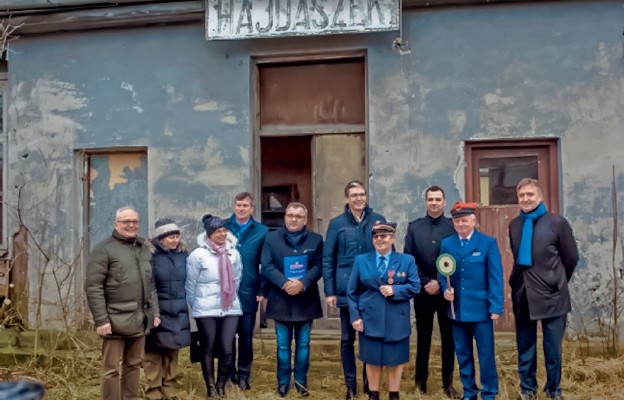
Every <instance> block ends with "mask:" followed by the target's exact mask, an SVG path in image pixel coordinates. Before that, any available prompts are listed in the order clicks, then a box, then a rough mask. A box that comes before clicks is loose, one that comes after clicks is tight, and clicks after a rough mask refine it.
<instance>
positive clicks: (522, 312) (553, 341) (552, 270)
mask: <svg viewBox="0 0 624 400" xmlns="http://www.w3.org/2000/svg"><path fill="white" fill-rule="evenodd" d="M516 193H517V195H518V204H519V205H520V210H521V211H520V216H518V217H517V218H515V219H514V220H513V221H511V223H510V224H509V240H510V244H511V249H512V251H513V255H514V260H515V263H514V268H513V271H512V272H511V276H510V277H509V285H510V286H511V296H512V301H513V311H514V315H515V317H516V340H517V342H518V374H519V375H520V387H521V390H522V395H521V398H522V399H536V398H537V380H536V378H535V374H536V369H537V321H541V323H542V332H543V335H544V359H545V363H546V385H545V386H544V392H545V393H546V395H547V396H548V397H549V398H551V399H561V398H562V397H561V343H562V341H563V334H564V331H565V326H566V314H567V313H568V312H570V311H571V310H572V306H571V302H570V292H569V291H568V281H569V280H570V278H571V277H572V274H573V273H574V269H575V268H576V264H577V262H578V249H577V246H576V241H575V239H574V235H573V233H572V228H571V227H570V224H569V223H568V221H567V220H566V219H565V218H563V217H561V216H558V215H555V214H553V213H550V212H548V211H547V210H546V206H545V205H544V203H543V202H542V201H543V191H542V187H541V185H540V183H539V182H538V181H537V180H535V179H531V178H524V179H522V180H521V181H520V182H519V183H518V185H517V186H516Z"/></svg>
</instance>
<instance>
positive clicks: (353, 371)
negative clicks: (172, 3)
mask: <svg viewBox="0 0 624 400" xmlns="http://www.w3.org/2000/svg"><path fill="white" fill-rule="evenodd" d="M354 343H355V329H353V326H352V325H351V318H350V315H349V307H340V360H341V361H342V373H343V374H344V380H345V385H346V386H347V387H348V388H351V389H353V390H356V389H357V367H356V364H355V349H354V347H353V344H354ZM362 382H363V383H364V387H365V388H366V386H367V385H368V379H366V364H364V367H363V368H362Z"/></svg>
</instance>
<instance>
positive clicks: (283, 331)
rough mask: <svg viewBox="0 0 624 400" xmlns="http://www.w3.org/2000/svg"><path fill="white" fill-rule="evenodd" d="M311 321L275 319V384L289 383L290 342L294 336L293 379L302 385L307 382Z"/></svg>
mask: <svg viewBox="0 0 624 400" xmlns="http://www.w3.org/2000/svg"><path fill="white" fill-rule="evenodd" d="M311 330H312V321H311V320H310V321H297V322H290V321H275V336H276V337H277V384H278V385H279V386H283V385H288V384H290V376H291V375H292V372H293V368H292V366H291V362H290V359H291V350H290V349H291V343H292V340H293V335H294V338H295V368H294V372H295V381H296V382H298V383H301V384H302V385H306V386H307V384H308V369H310V331H311Z"/></svg>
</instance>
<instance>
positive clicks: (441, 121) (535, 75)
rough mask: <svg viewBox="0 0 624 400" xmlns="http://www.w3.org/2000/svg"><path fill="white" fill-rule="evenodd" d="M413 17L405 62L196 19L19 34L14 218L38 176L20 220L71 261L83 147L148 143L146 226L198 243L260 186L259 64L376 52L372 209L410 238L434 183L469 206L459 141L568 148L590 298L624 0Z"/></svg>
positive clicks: (564, 199)
mask: <svg viewBox="0 0 624 400" xmlns="http://www.w3.org/2000/svg"><path fill="white" fill-rule="evenodd" d="M403 23H404V26H403V32H404V40H406V41H407V48H406V49H404V51H403V52H402V53H401V52H399V51H397V50H395V49H393V48H392V42H393V40H394V39H395V34H394V33H374V34H365V35H344V36H334V37H327V38H320V37H315V38H293V39H271V40H263V39H260V40H249V41H230V42H206V41H205V40H204V38H203V32H204V31H203V26H202V24H201V23H197V24H193V25H183V26H180V25H176V26H157V27H150V28H141V29H138V28H137V29H128V30H114V31H113V30H98V31H88V32H80V33H75V34H56V35H53V34H49V35H45V36H38V37H37V36H32V37H25V38H21V39H19V40H16V41H13V42H11V51H10V52H9V81H10V96H9V99H8V101H9V103H10V106H9V108H8V115H7V116H8V121H7V124H8V130H9V140H8V144H7V145H8V146H9V158H8V162H9V168H8V170H9V173H8V189H10V190H8V192H7V201H8V205H7V207H8V208H9V209H10V210H15V208H16V203H17V199H16V197H17V195H16V191H15V190H13V189H12V188H14V187H15V186H16V185H18V186H19V185H20V184H21V183H23V182H28V184H27V185H26V186H25V190H24V192H23V199H26V200H25V201H26V203H27V204H26V206H29V207H31V209H33V210H34V211H33V212H32V213H31V214H28V215H27V216H26V223H28V224H30V225H33V226H38V227H39V226H41V227H45V229H46V231H45V232H46V235H47V238H48V239H49V246H50V249H54V248H56V247H58V246H59V243H60V242H63V240H61V239H66V237H67V232H75V234H72V235H74V236H72V237H74V238H76V240H74V241H73V242H71V243H66V246H63V248H62V252H63V253H64V254H65V255H67V256H71V255H75V254H77V253H79V251H80V249H81V248H80V244H79V240H78V239H77V238H79V237H80V235H81V232H80V229H81V228H80V227H81V226H82V221H81V218H80V215H81V212H80V210H82V207H84V206H85V204H86V202H85V199H82V198H81V197H80V195H77V193H80V190H79V188H80V187H81V182H80V181H79V179H78V177H80V173H78V171H79V168H80V166H79V165H80V163H76V162H75V160H74V158H73V150H75V149H87V150H88V149H92V148H108V149H112V148H116V147H134V146H145V147H147V149H148V160H147V165H148V167H147V196H146V200H147V216H146V217H145V218H144V220H147V221H149V224H145V225H144V227H145V228H148V227H149V228H150V229H151V228H152V224H153V221H154V220H155V218H157V217H161V216H169V217H172V218H174V219H176V220H177V221H178V222H179V223H180V224H182V225H183V226H184V228H185V229H187V230H188V231H186V232H185V233H184V235H185V239H187V242H189V244H190V245H191V247H193V246H194V236H195V235H196V234H197V233H198V232H199V231H200V230H201V227H200V225H199V224H198V223H197V220H198V218H199V217H201V215H202V214H204V213H205V212H211V213H214V214H217V215H223V216H225V215H228V214H229V213H230V210H231V206H232V196H233V195H234V194H235V193H236V192H238V191H241V190H248V189H250V185H251V184H252V178H251V174H250V172H251V169H252V167H253V165H251V164H252V163H253V159H254V148H253V145H252V141H251V138H252V136H251V129H252V125H253V116H254V112H255V111H254V110H252V109H251V104H252V101H253V98H252V97H251V96H252V88H251V84H250V76H251V71H252V64H253V60H252V57H254V56H261V55H267V54H306V53H312V52H314V53H327V52H337V51H342V50H365V51H366V62H367V90H368V132H367V133H368V145H369V147H368V165H369V171H368V172H369V175H370V187H369V192H370V202H371V204H372V205H373V207H374V208H375V209H376V210H377V211H379V212H382V213H384V214H385V215H386V216H387V217H388V218H390V219H392V220H397V221H399V223H400V226H402V227H403V228H402V229H404V228H405V226H406V225H407V222H408V221H409V220H410V219H413V218H415V217H417V216H419V215H422V213H423V212H424V205H423V201H422V196H423V192H424V189H425V188H426V187H427V186H429V185H431V184H438V185H440V186H442V187H443V188H444V189H445V190H446V192H447V201H448V203H449V204H452V202H454V201H455V200H457V199H459V198H464V197H465V185H464V149H463V142H464V141H465V140H478V139H501V138H536V137H554V138H558V139H559V143H560V167H561V177H560V181H561V188H560V193H561V196H560V197H561V203H562V204H561V207H560V209H561V210H562V213H563V214H564V215H565V216H566V217H567V218H568V219H569V220H570V221H571V223H572V225H573V227H574V229H575V233H576V235H577V238H578V240H579V246H580V248H581V251H582V261H581V264H580V265H581V266H582V268H581V270H580V271H579V275H582V276H583V279H575V281H574V290H575V291H576V293H577V294H578V295H579V296H582V294H583V293H585V292H586V291H587V290H588V289H587V287H586V286H584V285H585V283H584V282H589V281H590V279H585V278H586V277H587V276H593V275H592V274H594V273H601V274H602V276H603V277H605V278H604V279H606V277H607V275H608V271H606V268H607V266H608V265H609V264H610V254H611V252H610V246H611V245H610V242H609V240H601V238H609V237H610V232H611V231H610V229H611V226H612V220H611V218H610V211H609V210H610V206H609V202H610V190H611V189H610V187H611V166H612V165H615V166H616V174H617V177H616V180H617V183H618V188H619V189H618V201H619V203H620V205H621V204H624V194H623V192H622V189H621V188H622V187H624V161H623V160H622V157H621V149H622V148H623V147H624V136H623V135H622V132H623V131H624V112H623V110H624V95H622V90H623V89H622V88H623V87H624V78H623V77H624V63H623V57H622V36H621V26H622V24H621V4H620V3H618V2H615V1H588V2H552V3H545V4H542V3H528V4H517V5H515V4H514V5H498V6H492V7H488V6H480V7H457V8H452V7H449V8H439V9H430V10H425V11H422V10H413V11H405V12H404V15H403ZM26 153H28V154H30V155H31V156H30V157H28V158H27V159H23V158H20V157H19V156H20V155H22V154H26ZM42 165H44V168H45V169H46V171H48V172H47V173H46V174H40V173H39V172H40V171H41V169H42ZM70 182H72V183H71V184H70ZM116 200H117V199H115V200H111V202H112V203H118V201H116ZM58 204H62V205H63V207H59V206H58ZM115 206H117V204H115ZM27 208H28V207H27ZM9 215H10V220H9V233H10V234H11V233H13V232H14V228H15V219H14V217H13V216H12V215H13V214H12V212H9ZM148 225H149V226H148ZM41 229H43V228H41ZM70 236H71V235H70ZM400 236H401V235H400ZM598 238H600V240H599V239H598ZM46 243H47V242H46ZM63 243H65V242H63ZM399 247H402V244H401V243H399ZM31 265H32V266H33V269H36V268H37V264H36V263H35V262H34V261H33V262H31ZM33 276H34V277H36V274H34V275H33ZM33 282H36V280H33ZM34 284H35V283H33V285H34ZM33 289H34V288H33ZM31 292H32V293H35V292H36V291H35V290H31ZM76 293H77V294H78V293H79V290H78V288H77V289H76Z"/></svg>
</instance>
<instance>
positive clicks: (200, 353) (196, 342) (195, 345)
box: [190, 331, 204, 363]
mask: <svg viewBox="0 0 624 400" xmlns="http://www.w3.org/2000/svg"><path fill="white" fill-rule="evenodd" d="M190 353H191V362H192V363H196V362H200V361H201V360H202V358H203V357H204V345H203V343H202V338H201V334H200V333H199V331H194V332H191V351H190Z"/></svg>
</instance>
